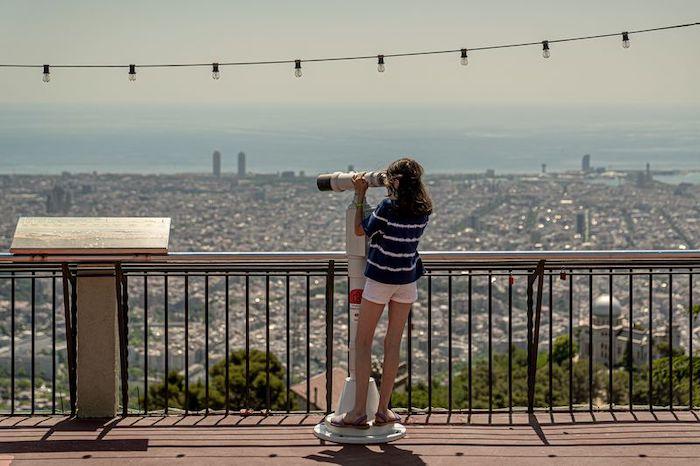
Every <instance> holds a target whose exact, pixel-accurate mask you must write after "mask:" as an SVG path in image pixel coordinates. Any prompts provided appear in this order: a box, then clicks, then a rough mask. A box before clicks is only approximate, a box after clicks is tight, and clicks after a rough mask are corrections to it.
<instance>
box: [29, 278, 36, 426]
mask: <svg viewBox="0 0 700 466" xmlns="http://www.w3.org/2000/svg"><path fill="white" fill-rule="evenodd" d="M30 280H31V287H32V291H31V293H32V295H31V296H32V301H31V313H32V315H31V319H32V326H31V364H32V366H31V368H32V373H31V385H32V405H31V408H30V410H31V414H32V415H33V414H34V411H35V409H36V406H35V405H36V272H34V271H32V278H31V279H30Z"/></svg>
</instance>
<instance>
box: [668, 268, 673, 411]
mask: <svg viewBox="0 0 700 466" xmlns="http://www.w3.org/2000/svg"><path fill="white" fill-rule="evenodd" d="M673 376H674V374H673V269H669V271H668V407H669V409H670V410H671V411H673Z"/></svg>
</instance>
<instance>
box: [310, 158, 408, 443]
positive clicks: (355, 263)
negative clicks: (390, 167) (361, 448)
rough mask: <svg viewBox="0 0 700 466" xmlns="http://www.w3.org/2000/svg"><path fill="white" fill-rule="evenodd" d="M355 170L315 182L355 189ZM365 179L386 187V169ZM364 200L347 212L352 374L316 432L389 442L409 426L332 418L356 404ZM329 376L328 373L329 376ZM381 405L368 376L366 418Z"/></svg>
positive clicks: (355, 440)
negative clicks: (346, 423) (359, 224)
mask: <svg viewBox="0 0 700 466" xmlns="http://www.w3.org/2000/svg"><path fill="white" fill-rule="evenodd" d="M354 175H355V172H335V173H331V174H324V175H319V176H318V178H317V179H316V185H317V186H318V189H319V190H320V191H335V192H342V191H352V190H353V189H354V186H353V184H352V177H353V176H354ZM363 178H364V179H365V180H367V183H368V184H369V186H370V187H377V188H378V187H384V186H386V173H384V172H383V171H371V172H365V173H364V175H363ZM360 201H361V199H357V196H353V200H352V202H351V203H350V205H349V206H348V208H347V210H346V211H345V252H346V254H347V258H348V279H349V287H348V288H349V289H348V300H349V302H350V316H351V319H350V322H349V332H350V346H349V347H348V356H349V357H348V361H349V364H348V365H349V372H350V377H347V378H346V379H345V384H344V386H343V392H342V394H341V395H340V399H339V400H338V405H337V406H334V413H333V414H329V415H328V416H326V418H325V419H324V421H323V422H321V423H320V424H318V425H316V426H315V427H314V434H315V435H316V436H317V437H318V438H320V439H323V440H329V441H331V442H337V443H362V444H367V443H386V442H391V441H392V440H396V439H399V438H401V437H403V436H404V435H406V428H405V427H404V426H402V425H401V424H399V423H395V424H388V425H385V426H374V425H373V423H372V422H370V426H371V427H370V428H369V429H354V428H349V427H345V428H337V427H334V426H332V425H331V423H330V419H331V418H332V417H333V416H334V415H336V414H341V413H346V412H348V411H350V410H351V409H352V408H353V407H354V405H355V337H356V335H357V321H358V318H359V316H360V303H361V302H362V289H363V288H364V286H365V275H364V271H365V265H366V264H367V256H366V253H367V237H366V236H357V235H356V234H355V212H356V210H357V207H356V205H357V203H358V202H360ZM363 213H364V215H365V216H366V215H369V213H370V206H369V204H367V202H366V201H365V203H364V206H363ZM327 376H328V375H327ZM378 405H379V391H378V390H377V385H376V383H375V381H374V379H372V378H370V379H369V386H368V392H367V405H366V408H365V412H366V414H367V419H370V420H371V419H374V415H375V413H376V412H377V406H378Z"/></svg>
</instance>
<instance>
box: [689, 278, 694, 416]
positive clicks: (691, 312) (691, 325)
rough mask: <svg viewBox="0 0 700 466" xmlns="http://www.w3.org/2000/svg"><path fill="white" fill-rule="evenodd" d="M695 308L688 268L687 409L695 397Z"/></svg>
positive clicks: (691, 406)
mask: <svg viewBox="0 0 700 466" xmlns="http://www.w3.org/2000/svg"><path fill="white" fill-rule="evenodd" d="M694 324H695V308H694V306H693V269H689V270H688V354H689V357H690V364H689V365H688V369H689V372H690V378H689V379H688V385H689V386H688V409H691V410H692V409H694V408H695V399H694V397H693V389H694V385H695V384H694V379H693V377H694V375H693V369H694V368H693V333H694V330H695V325H694Z"/></svg>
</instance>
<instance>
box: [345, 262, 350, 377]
mask: <svg viewBox="0 0 700 466" xmlns="http://www.w3.org/2000/svg"><path fill="white" fill-rule="evenodd" d="M346 279H347V281H346V285H347V293H345V298H346V299H345V301H346V304H345V312H347V319H348V320H347V323H348V338H347V347H348V348H350V299H349V296H350V274H348V276H347V277H346ZM346 353H348V355H347V365H348V371H347V372H348V377H349V376H350V351H346Z"/></svg>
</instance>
